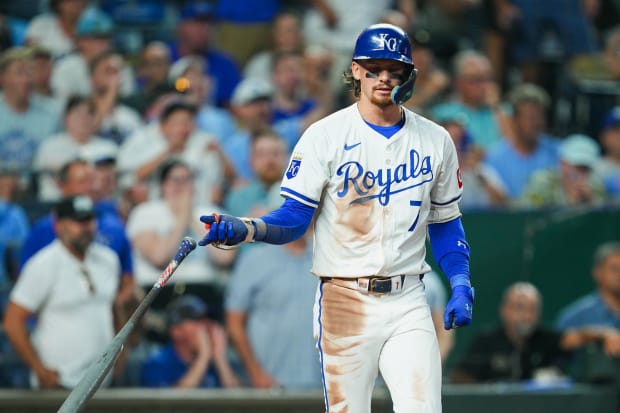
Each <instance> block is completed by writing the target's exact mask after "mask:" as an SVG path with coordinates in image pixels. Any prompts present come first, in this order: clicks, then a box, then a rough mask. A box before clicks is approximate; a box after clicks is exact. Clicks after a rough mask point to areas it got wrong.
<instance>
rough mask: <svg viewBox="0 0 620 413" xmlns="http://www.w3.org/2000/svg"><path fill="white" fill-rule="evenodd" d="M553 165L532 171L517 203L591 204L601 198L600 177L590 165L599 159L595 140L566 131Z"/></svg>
mask: <svg viewBox="0 0 620 413" xmlns="http://www.w3.org/2000/svg"><path fill="white" fill-rule="evenodd" d="M559 155H560V163H559V166H558V167H557V168H556V169H551V170H540V171H537V172H534V173H533V174H532V176H531V177H530V180H529V181H528V183H527V185H526V187H525V189H524V191H523V194H522V196H521V199H520V200H518V201H517V204H519V205H522V206H526V207H528V206H529V207H557V206H595V205H601V204H602V203H604V202H605V199H606V193H605V187H604V185H603V182H602V180H601V179H600V178H599V177H598V176H597V175H596V174H594V173H592V170H593V168H594V167H595V166H596V164H597V163H598V162H600V149H599V147H598V145H597V143H596V142H595V141H594V140H593V139H592V138H590V137H588V136H585V135H570V136H568V137H566V138H565V139H564V141H563V142H562V144H561V145H560V149H559Z"/></svg>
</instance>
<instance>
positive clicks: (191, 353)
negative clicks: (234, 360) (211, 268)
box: [141, 294, 239, 388]
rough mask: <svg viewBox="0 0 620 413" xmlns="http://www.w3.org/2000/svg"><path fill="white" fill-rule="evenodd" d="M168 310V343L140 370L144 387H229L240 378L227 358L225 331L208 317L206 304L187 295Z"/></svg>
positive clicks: (172, 303)
mask: <svg viewBox="0 0 620 413" xmlns="http://www.w3.org/2000/svg"><path fill="white" fill-rule="evenodd" d="M166 310H167V312H166V313H167V314H166V315H167V326H168V334H169V336H170V343H169V344H167V345H166V346H164V347H163V348H161V349H160V350H159V351H157V352H155V353H154V354H152V355H151V356H150V357H149V358H148V359H147V360H146V361H145V362H144V364H143V366H142V369H141V377H142V379H141V384H142V386H145V387H178V388H231V387H238V386H239V379H238V378H237V375H236V374H235V372H234V370H233V367H232V364H231V362H230V360H229V359H228V344H227V340H226V332H225V331H224V329H223V328H222V326H221V325H219V324H218V323H216V322H215V321H213V320H209V319H208V318H207V306H206V304H205V302H204V301H203V300H201V299H200V298H199V297H197V296H195V295H192V294H187V295H183V296H180V297H178V298H176V299H175V300H174V301H172V302H171V303H170V304H169V305H168V307H167V308H166Z"/></svg>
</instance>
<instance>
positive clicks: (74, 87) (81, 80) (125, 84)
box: [50, 53, 135, 102]
mask: <svg viewBox="0 0 620 413" xmlns="http://www.w3.org/2000/svg"><path fill="white" fill-rule="evenodd" d="M50 84H51V86H52V90H53V91H54V95H55V96H57V97H59V98H61V99H62V100H63V102H66V100H67V98H69V96H72V95H80V96H89V95H90V94H91V83H90V70H89V68H88V62H87V61H86V59H85V58H84V57H83V56H82V55H81V54H79V53H72V54H69V55H67V56H65V57H63V58H62V59H59V60H58V61H57V62H56V63H54V66H53V67H52V78H51V80H50ZM134 91H135V77H134V75H133V72H132V71H131V69H130V68H129V67H127V66H124V67H123V70H122V72H121V88H120V92H119V93H120V95H121V96H128V95H130V94H132V93H133V92H134Z"/></svg>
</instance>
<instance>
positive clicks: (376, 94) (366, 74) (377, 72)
mask: <svg viewBox="0 0 620 413" xmlns="http://www.w3.org/2000/svg"><path fill="white" fill-rule="evenodd" d="M406 70H407V66H406V65H405V64H404V63H402V62H398V61H394V60H386V59H371V60H364V61H363V62H359V63H358V62H353V63H352V65H351V71H352V73H353V77H354V78H355V79H357V80H359V81H360V85H361V93H360V99H364V100H368V101H370V102H371V103H373V104H375V105H377V106H380V107H386V106H390V105H393V104H394V103H393V102H392V99H391V97H390V93H391V92H392V89H394V87H395V86H398V85H399V84H401V83H402V82H404V81H405V71H406Z"/></svg>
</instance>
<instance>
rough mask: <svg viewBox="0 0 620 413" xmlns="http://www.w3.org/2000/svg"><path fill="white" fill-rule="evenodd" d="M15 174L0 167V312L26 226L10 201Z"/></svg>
mask: <svg viewBox="0 0 620 413" xmlns="http://www.w3.org/2000/svg"><path fill="white" fill-rule="evenodd" d="M16 176H17V171H14V170H11V169H9V168H5V167H0V313H3V312H4V308H5V307H6V304H7V300H8V292H9V289H10V286H11V285H12V283H13V280H15V279H16V278H17V272H18V271H17V268H18V265H19V254H20V252H21V248H22V245H23V243H24V241H25V240H26V237H27V236H28V230H29V227H30V223H29V222H28V217H27V216H26V212H25V211H24V209H23V208H22V207H21V206H20V205H19V204H16V203H15V202H14V201H13V191H14V188H15V182H16V179H15V177H16Z"/></svg>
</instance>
